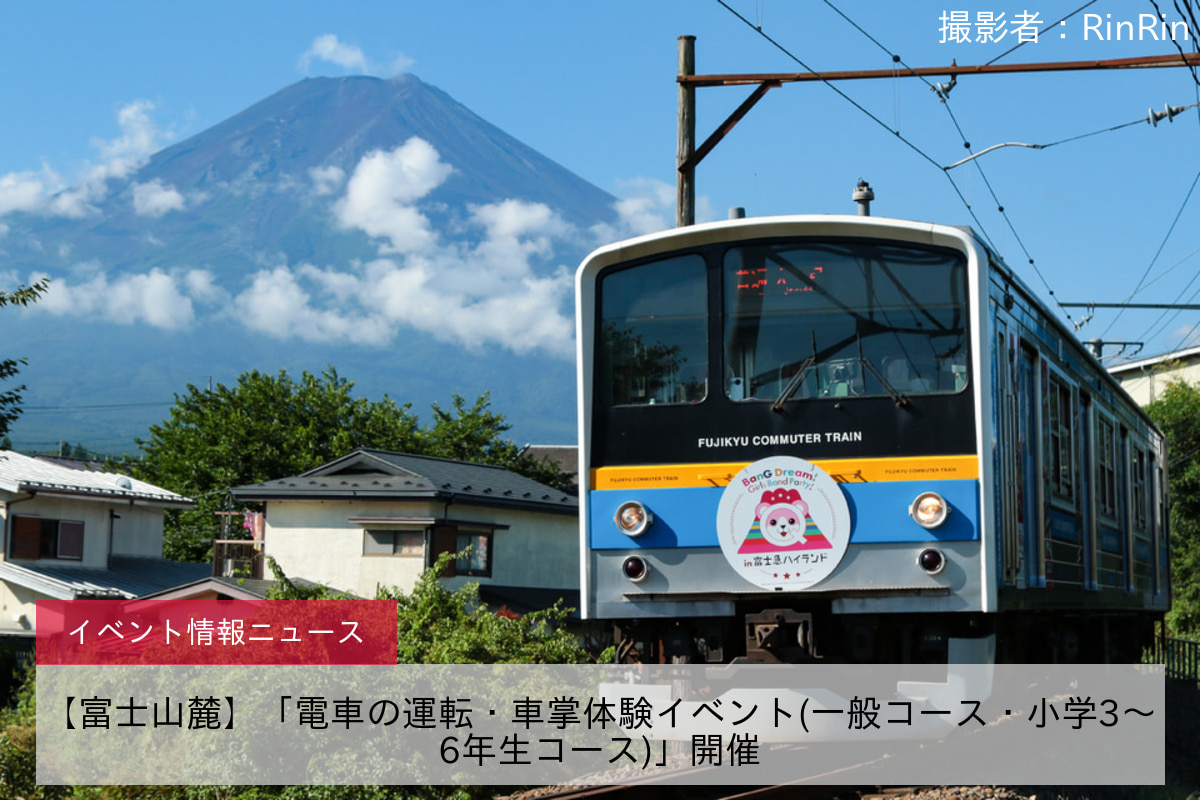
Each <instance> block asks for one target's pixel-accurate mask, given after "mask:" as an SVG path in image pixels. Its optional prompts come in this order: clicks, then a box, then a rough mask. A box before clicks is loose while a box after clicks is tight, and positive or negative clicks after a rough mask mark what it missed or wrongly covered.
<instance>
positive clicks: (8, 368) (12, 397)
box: [0, 280, 49, 435]
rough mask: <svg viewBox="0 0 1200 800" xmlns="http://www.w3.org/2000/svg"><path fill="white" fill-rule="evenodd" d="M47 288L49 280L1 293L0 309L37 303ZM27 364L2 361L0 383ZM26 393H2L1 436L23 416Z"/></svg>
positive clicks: (19, 390) (17, 389) (15, 389)
mask: <svg viewBox="0 0 1200 800" xmlns="http://www.w3.org/2000/svg"><path fill="white" fill-rule="evenodd" d="M47 286H49V281H48V280H40V281H37V282H35V283H32V284H30V285H29V286H19V287H17V288H16V289H15V290H13V291H11V292H0V308H3V307H4V306H27V305H29V304H30V303H35V302H37V299H38V298H39V297H41V296H42V295H43V294H44V293H45V292H46V287H47ZM27 363H28V360H27V359H25V358H6V359H3V360H0V381H7V380H9V379H10V378H15V377H16V376H17V374H18V373H19V372H20V371H21V367H22V366H24V365H25V364H27ZM24 391H25V386H24V385H21V386H14V387H12V388H10V389H8V390H7V391H4V392H0V435H3V434H6V433H8V430H9V428H10V427H11V426H12V424H13V423H14V422H16V421H17V417H19V416H21V393H22V392H24Z"/></svg>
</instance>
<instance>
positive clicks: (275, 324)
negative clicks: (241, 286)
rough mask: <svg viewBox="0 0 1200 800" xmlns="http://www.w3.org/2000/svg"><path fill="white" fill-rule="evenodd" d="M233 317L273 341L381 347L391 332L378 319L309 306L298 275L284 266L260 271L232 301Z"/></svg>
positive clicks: (307, 297) (389, 337)
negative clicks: (248, 286) (348, 343)
mask: <svg viewBox="0 0 1200 800" xmlns="http://www.w3.org/2000/svg"><path fill="white" fill-rule="evenodd" d="M234 311H235V312H236V314H237V318H238V319H239V320H241V322H242V323H243V324H244V325H245V326H246V327H248V328H249V329H250V330H253V331H257V332H259V333H265V334H267V335H269V336H273V337H275V338H277V339H292V338H295V339H301V340H303V341H306V342H352V343H355V344H373V345H382V344H385V343H386V342H387V341H388V340H389V339H391V337H392V334H393V331H392V329H391V328H390V327H389V326H388V325H387V323H386V322H385V321H384V320H382V319H379V318H378V317H362V316H359V315H357V314H353V313H346V312H345V311H343V310H341V309H338V308H333V309H319V308H316V307H315V306H314V305H313V302H312V295H311V294H310V293H309V292H308V291H306V290H305V288H304V287H303V286H302V285H301V281H300V276H298V275H297V274H295V273H293V272H292V271H291V270H289V269H288V268H287V267H276V268H275V269H272V270H260V271H259V272H257V273H255V275H254V277H253V278H252V280H251V284H250V288H249V289H247V290H246V291H245V292H243V293H242V294H240V295H238V296H237V298H235V300H234Z"/></svg>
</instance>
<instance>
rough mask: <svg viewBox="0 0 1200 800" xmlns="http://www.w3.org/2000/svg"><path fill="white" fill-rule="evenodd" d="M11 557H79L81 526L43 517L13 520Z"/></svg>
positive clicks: (80, 524) (80, 553)
mask: <svg viewBox="0 0 1200 800" xmlns="http://www.w3.org/2000/svg"><path fill="white" fill-rule="evenodd" d="M12 531H13V534H12V547H11V549H10V552H9V556H10V557H11V558H28V559H36V558H62V559H68V560H71V561H79V560H81V559H82V558H83V523H82V522H76V521H71V520H60V519H47V518H45V517H13V526H12Z"/></svg>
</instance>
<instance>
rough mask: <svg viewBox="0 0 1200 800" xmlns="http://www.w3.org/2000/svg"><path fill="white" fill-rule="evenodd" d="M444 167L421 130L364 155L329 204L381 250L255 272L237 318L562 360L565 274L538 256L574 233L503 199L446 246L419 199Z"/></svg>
mask: <svg viewBox="0 0 1200 800" xmlns="http://www.w3.org/2000/svg"><path fill="white" fill-rule="evenodd" d="M339 172H340V171H339ZM452 172H453V169H452V168H451V167H450V165H448V164H446V163H445V162H443V161H442V160H441V158H440V157H439V155H438V152H437V150H436V149H434V148H433V147H432V146H431V145H430V144H429V143H428V142H425V141H423V140H421V139H418V138H412V139H409V140H408V141H407V142H405V143H404V144H403V145H401V146H400V147H397V148H395V149H394V150H390V151H376V152H373V153H370V154H368V155H366V156H364V157H363V158H362V159H361V160H360V161H359V163H358V165H357V166H356V167H355V168H354V170H353V172H352V174H351V176H350V178H349V180H347V181H346V182H345V191H344V194H343V195H342V196H341V197H340V198H339V199H338V200H337V201H336V202H335V203H334V205H333V210H334V213H335V215H336V217H337V220H338V222H339V223H340V224H341V225H342V226H343V227H345V228H353V229H357V230H361V231H363V232H365V233H366V234H368V235H369V236H371V237H373V238H375V239H376V240H377V242H378V248H379V254H380V258H378V259H376V260H374V261H371V262H369V263H367V264H355V265H352V266H350V267H348V268H332V267H329V268H319V267H316V266H314V265H311V264H301V265H298V266H295V267H288V266H274V267H272V268H268V269H263V270H260V271H259V272H257V273H256V274H255V275H254V276H253V277H252V279H251V284H250V286H249V288H247V289H246V290H245V291H244V292H242V293H241V294H239V295H238V296H237V297H236V298H234V300H233V307H234V309H235V313H236V315H237V318H238V319H240V320H242V321H243V322H244V324H246V325H247V326H248V327H250V328H251V329H252V330H255V331H258V332H260V333H266V334H268V335H270V336H274V337H277V338H282V339H288V338H296V339H301V340H303V341H344V342H354V343H360V344H372V345H385V344H387V343H389V342H390V341H392V340H393V339H394V338H395V337H396V336H397V335H398V334H399V333H400V331H401V330H403V329H415V330H419V331H422V332H424V333H428V334H430V335H432V336H434V337H435V338H437V339H440V340H442V341H448V342H453V343H456V344H460V345H462V346H465V347H467V348H470V349H480V348H483V347H487V346H499V347H504V348H507V349H509V350H512V351H514V352H518V353H527V352H533V351H543V352H548V353H551V354H554V355H557V356H561V357H565V358H570V357H571V356H572V355H573V354H574V343H573V340H574V323H573V321H572V319H571V316H570V311H569V309H570V296H571V289H572V279H571V273H570V271H569V270H568V269H566V268H559V269H557V270H555V271H554V272H553V273H552V274H549V275H546V274H544V269H542V270H536V271H535V263H536V264H543V265H544V264H547V263H551V260H552V259H553V257H554V248H555V246H556V245H557V244H559V243H561V242H563V241H565V240H573V239H575V238H577V237H578V231H576V230H575V229H573V228H572V227H571V226H570V225H568V224H567V223H566V222H564V221H563V220H562V218H561V217H560V216H559V215H558V214H556V213H555V212H554V211H553V210H552V209H550V208H548V207H547V206H545V205H542V204H539V203H529V202H525V201H520V200H514V199H509V200H504V201H501V202H498V203H490V204H486V205H481V206H472V207H470V208H468V209H467V212H468V217H467V219H466V220H465V221H464V225H465V226H466V227H467V228H468V229H469V230H471V231H474V232H477V234H478V235H477V236H476V239H475V241H474V242H473V243H468V244H464V243H442V242H441V241H439V239H438V236H437V233H436V232H435V231H434V230H433V228H432V226H431V224H430V222H429V219H428V218H427V217H426V216H425V214H424V213H423V211H422V208H421V204H422V202H423V201H425V199H426V198H427V196H428V195H429V193H430V192H432V191H433V190H434V189H436V188H437V187H438V186H440V185H441V184H442V183H443V182H444V181H445V180H446V179H447V178H448V177H449V176H450V175H451V173H452ZM311 177H312V179H313V181H314V185H315V186H318V187H323V186H327V185H329V184H330V183H333V182H334V181H335V180H340V179H341V177H342V176H341V175H339V174H338V173H335V172H333V171H332V170H329V169H328V168H327V169H326V170H321V171H314V172H313V173H312V174H311ZM539 273H542V274H539Z"/></svg>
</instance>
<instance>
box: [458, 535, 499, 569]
mask: <svg viewBox="0 0 1200 800" xmlns="http://www.w3.org/2000/svg"><path fill="white" fill-rule="evenodd" d="M457 547H458V552H459V556H458V559H457V560H455V562H454V571H455V572H456V573H457V574H459V575H475V576H477V577H482V578H490V577H491V576H492V534H491V532H490V531H470V530H459V532H458V544H457ZM467 548H470V550H469V551H468V552H466V553H464V552H463V551H464V550H467Z"/></svg>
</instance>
